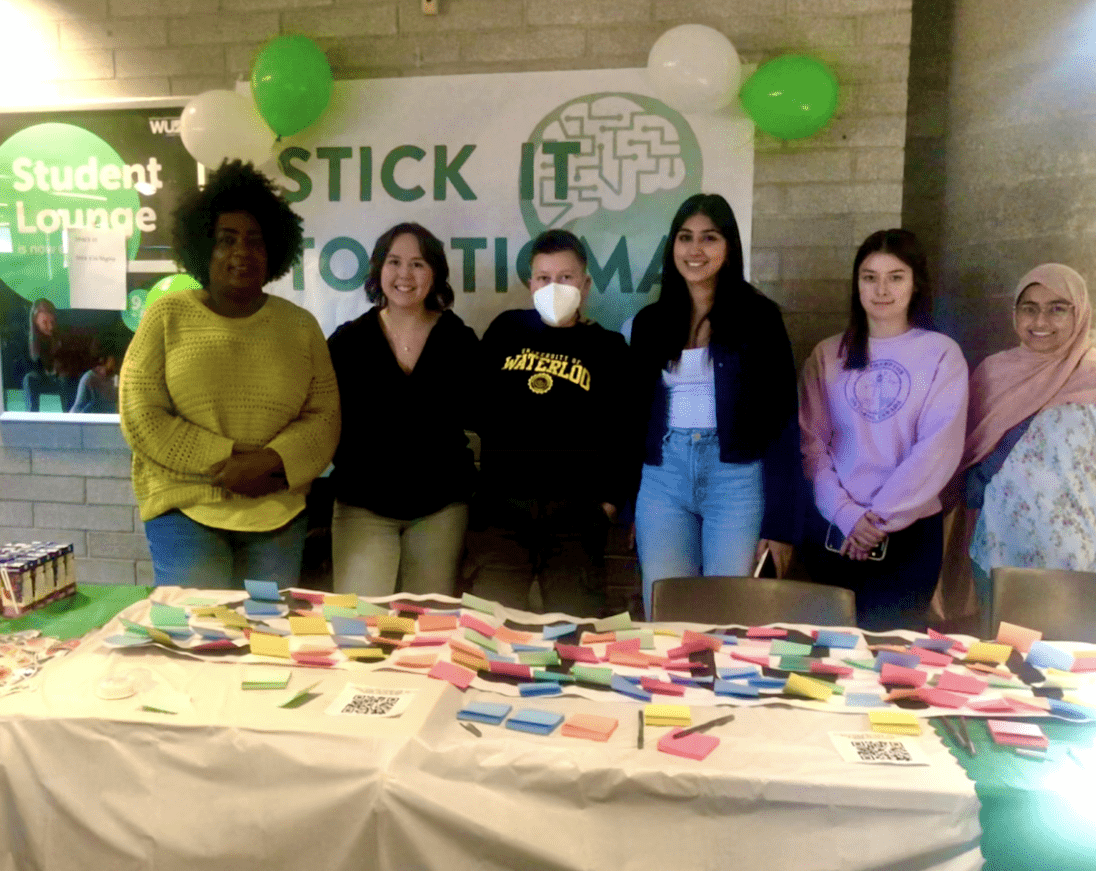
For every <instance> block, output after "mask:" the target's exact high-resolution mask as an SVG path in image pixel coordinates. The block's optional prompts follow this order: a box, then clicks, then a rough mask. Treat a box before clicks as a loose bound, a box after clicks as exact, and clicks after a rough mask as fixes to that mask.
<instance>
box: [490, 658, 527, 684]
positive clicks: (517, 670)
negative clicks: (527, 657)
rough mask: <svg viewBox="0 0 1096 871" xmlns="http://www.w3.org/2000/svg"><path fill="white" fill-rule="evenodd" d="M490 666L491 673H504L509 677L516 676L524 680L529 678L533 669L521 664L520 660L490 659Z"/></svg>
mask: <svg viewBox="0 0 1096 871" xmlns="http://www.w3.org/2000/svg"><path fill="white" fill-rule="evenodd" d="M490 668H491V673H492V674H505V675H507V676H509V677H516V678H520V679H524V680H531V679H532V677H533V670H532V669H531V668H529V666H527V665H522V664H521V663H520V662H496V661H494V660H492V661H491V662H490Z"/></svg>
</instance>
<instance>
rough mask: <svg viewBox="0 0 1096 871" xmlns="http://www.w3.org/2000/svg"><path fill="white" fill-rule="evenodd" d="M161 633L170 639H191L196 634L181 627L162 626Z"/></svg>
mask: <svg viewBox="0 0 1096 871" xmlns="http://www.w3.org/2000/svg"><path fill="white" fill-rule="evenodd" d="M160 631H161V632H163V633H164V635H166V636H167V637H168V638H179V639H183V638H190V637H192V636H193V635H194V633H193V632H192V631H191V630H190V629H183V628H182V627H180V626H161V627H160Z"/></svg>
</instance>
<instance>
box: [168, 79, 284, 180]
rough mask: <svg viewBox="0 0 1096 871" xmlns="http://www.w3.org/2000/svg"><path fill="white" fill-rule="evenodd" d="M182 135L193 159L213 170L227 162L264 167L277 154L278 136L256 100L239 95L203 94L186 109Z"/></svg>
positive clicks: (222, 93) (184, 144)
mask: <svg viewBox="0 0 1096 871" xmlns="http://www.w3.org/2000/svg"><path fill="white" fill-rule="evenodd" d="M179 132H180V135H181V136H182V139H183V146H184V147H185V148H186V150H187V151H189V152H190V155H191V157H193V158H194V159H195V160H196V161H198V163H201V164H204V165H205V166H207V167H209V168H210V169H216V168H217V167H218V166H220V165H221V162H222V161H224V160H244V161H251V163H253V164H255V166H262V165H263V164H264V163H266V162H267V161H268V160H269V159H270V158H271V156H272V154H273V146H274V132H273V131H272V130H271V129H270V128H269V127H267V126H266V122H265V121H263V119H262V117H261V116H260V115H259V111H258V110H257V109H256V108H255V102H254V100H252V99H251V97H245V96H244V95H243V94H237V93H236V92H235V91H206V92H205V93H204V94H199V95H198V96H197V97H195V98H194V99H193V100H191V101H190V102H189V103H187V104H186V106H185V107H184V109H183V115H182V118H181V119H180V121H179Z"/></svg>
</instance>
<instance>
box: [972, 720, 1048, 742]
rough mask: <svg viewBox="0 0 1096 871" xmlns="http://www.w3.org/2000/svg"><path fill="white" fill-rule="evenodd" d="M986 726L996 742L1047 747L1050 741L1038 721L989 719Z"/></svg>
mask: <svg viewBox="0 0 1096 871" xmlns="http://www.w3.org/2000/svg"><path fill="white" fill-rule="evenodd" d="M986 726H987V728H988V729H989V733H990V735H992V736H993V740H994V741H995V742H997V743H998V744H1004V745H1006V746H1009V747H1039V748H1045V747H1046V746H1047V745H1048V744H1049V743H1050V742H1049V741H1048V740H1047V736H1046V735H1044V734H1043V730H1042V729H1040V728H1039V726H1038V725H1037V724H1036V723H1019V722H1016V721H1014V720H993V719H987V720H986Z"/></svg>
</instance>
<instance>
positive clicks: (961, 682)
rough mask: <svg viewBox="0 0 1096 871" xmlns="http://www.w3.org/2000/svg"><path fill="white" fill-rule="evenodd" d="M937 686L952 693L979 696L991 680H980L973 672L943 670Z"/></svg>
mask: <svg viewBox="0 0 1096 871" xmlns="http://www.w3.org/2000/svg"><path fill="white" fill-rule="evenodd" d="M936 686H937V688H939V689H942V690H947V691H948V692H952V693H967V694H968V695H972V696H977V695H979V694H981V693H983V692H985V691H986V688H987V687H988V686H989V681H985V680H980V679H978V678H976V677H975V676H974V675H971V674H956V673H955V672H954V671H942V672H940V676H939V677H938V678H937V679H936Z"/></svg>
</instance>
